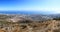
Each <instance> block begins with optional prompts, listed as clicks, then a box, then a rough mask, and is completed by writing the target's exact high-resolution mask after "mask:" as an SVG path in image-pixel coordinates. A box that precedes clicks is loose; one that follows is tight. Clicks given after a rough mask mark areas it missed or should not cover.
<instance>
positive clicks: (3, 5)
mask: <svg viewBox="0 0 60 32" xmlns="http://www.w3.org/2000/svg"><path fill="white" fill-rule="evenodd" d="M7 11H9V12H10V13H16V11H17V13H26V14H27V13H31V14H34V13H35V14H58V13H60V0H0V13H3V12H4V13H9V12H7Z"/></svg>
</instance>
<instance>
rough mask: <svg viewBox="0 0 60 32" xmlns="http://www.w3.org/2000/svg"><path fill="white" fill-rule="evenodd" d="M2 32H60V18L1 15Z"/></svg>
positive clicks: (0, 31) (0, 29) (0, 26)
mask: <svg viewBox="0 0 60 32" xmlns="http://www.w3.org/2000/svg"><path fill="white" fill-rule="evenodd" d="M0 32H60V18H52V17H50V16H46V15H8V14H6V15H5V14H4V15H2V14H1V15H0Z"/></svg>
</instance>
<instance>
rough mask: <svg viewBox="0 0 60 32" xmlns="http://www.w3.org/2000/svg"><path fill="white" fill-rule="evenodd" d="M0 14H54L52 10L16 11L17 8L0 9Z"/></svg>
mask: <svg viewBox="0 0 60 32" xmlns="http://www.w3.org/2000/svg"><path fill="white" fill-rule="evenodd" d="M0 14H54V13H53V12H52V11H23V10H21V11H18V10H8V11H0Z"/></svg>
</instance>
